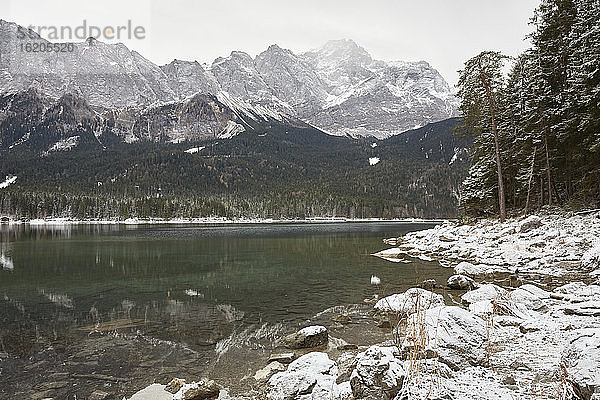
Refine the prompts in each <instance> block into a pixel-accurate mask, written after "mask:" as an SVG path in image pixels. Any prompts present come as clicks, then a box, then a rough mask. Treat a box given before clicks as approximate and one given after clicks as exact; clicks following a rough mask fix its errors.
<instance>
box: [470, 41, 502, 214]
mask: <svg viewBox="0 0 600 400" xmlns="http://www.w3.org/2000/svg"><path fill="white" fill-rule="evenodd" d="M505 59H506V56H504V55H502V54H501V53H499V52H494V51H484V52H482V53H480V54H479V55H477V56H475V57H473V58H471V59H470V60H468V61H467V62H466V63H465V68H464V69H463V70H462V71H459V73H460V76H459V80H458V88H459V92H458V96H459V97H460V99H461V105H460V111H461V112H462V115H463V123H464V125H463V129H464V130H465V131H466V132H468V133H469V134H471V135H473V136H474V138H475V139H474V141H475V146H476V148H477V149H478V151H476V153H475V154H474V156H473V163H474V164H473V168H472V172H473V174H475V175H476V176H477V178H476V180H477V181H479V183H480V186H479V187H476V186H473V185H471V183H475V182H470V181H469V182H467V184H466V185H465V188H466V191H467V197H473V198H481V199H485V198H486V197H488V196H489V194H490V192H491V191H490V187H489V186H488V185H485V184H484V185H481V183H487V182H483V179H485V178H488V179H489V172H490V168H491V165H492V163H491V162H490V160H491V158H493V160H494V164H495V172H496V176H497V188H496V193H497V196H498V209H499V215H500V220H501V221H504V220H505V219H506V200H505V190H504V177H503V171H502V159H501V154H500V153H501V150H500V141H501V139H500V132H499V130H498V124H497V122H498V120H497V118H498V94H499V93H500V92H501V91H502V89H503V86H504V79H503V77H502V67H503V62H504V60H505ZM475 189H476V190H478V191H479V192H478V193H475V194H474V195H473V194H472V193H469V192H471V191H472V190H475Z"/></svg>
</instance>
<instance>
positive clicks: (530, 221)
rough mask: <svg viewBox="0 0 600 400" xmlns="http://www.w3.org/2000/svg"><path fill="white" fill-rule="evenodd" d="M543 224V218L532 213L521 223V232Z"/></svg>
mask: <svg viewBox="0 0 600 400" xmlns="http://www.w3.org/2000/svg"><path fill="white" fill-rule="evenodd" d="M540 226H542V219H541V218H540V217H538V216H537V215H530V216H529V217H527V218H525V219H524V220H523V221H521V222H520V223H519V232H521V233H527V232H529V231H531V230H533V229H537V228H539V227H540Z"/></svg>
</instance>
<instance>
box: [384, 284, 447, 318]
mask: <svg viewBox="0 0 600 400" xmlns="http://www.w3.org/2000/svg"><path fill="white" fill-rule="evenodd" d="M443 305H445V303H444V298H443V297H442V296H441V295H439V294H437V293H433V292H430V291H428V290H425V289H421V288H412V289H408V290H407V291H406V292H404V293H398V294H393V295H391V296H387V297H384V298H383V299H381V300H379V301H378V302H377V303H376V304H375V310H376V311H379V312H385V313H394V314H412V313H414V312H417V311H420V310H427V309H429V308H433V307H439V306H443Z"/></svg>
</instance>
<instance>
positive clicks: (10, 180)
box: [0, 176, 17, 189]
mask: <svg viewBox="0 0 600 400" xmlns="http://www.w3.org/2000/svg"><path fill="white" fill-rule="evenodd" d="M16 180H17V177H16V176H10V177H9V176H7V177H6V180H5V181H4V182H2V183H0V189H4V188H7V187H9V186H10V185H12V184H13V183H15V181H16Z"/></svg>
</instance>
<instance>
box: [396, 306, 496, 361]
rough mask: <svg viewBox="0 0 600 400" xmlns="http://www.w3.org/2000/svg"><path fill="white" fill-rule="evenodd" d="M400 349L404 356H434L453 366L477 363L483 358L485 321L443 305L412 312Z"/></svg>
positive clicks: (464, 311)
mask: <svg viewBox="0 0 600 400" xmlns="http://www.w3.org/2000/svg"><path fill="white" fill-rule="evenodd" d="M406 330H407V332H410V334H409V335H407V336H406V337H405V339H404V341H403V343H402V346H401V349H402V353H403V354H404V355H405V356H410V355H411V354H415V352H416V355H417V356H418V357H421V356H426V357H428V358H432V357H437V358H438V359H439V360H440V361H442V362H444V363H445V364H446V365H448V366H449V367H450V368H452V369H454V370H458V369H462V368H465V367H468V366H470V365H479V364H481V363H482V362H483V361H484V359H485V345H486V340H487V330H486V323H485V321H484V320H483V319H481V318H479V317H476V316H475V315H473V314H471V313H470V312H469V311H467V310H465V309H463V308H460V307H456V306H444V307H438V308H432V309H429V310H426V311H425V317H424V318H422V317H421V316H419V315H417V314H413V315H412V316H411V318H409V320H408V326H407V328H406Z"/></svg>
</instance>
